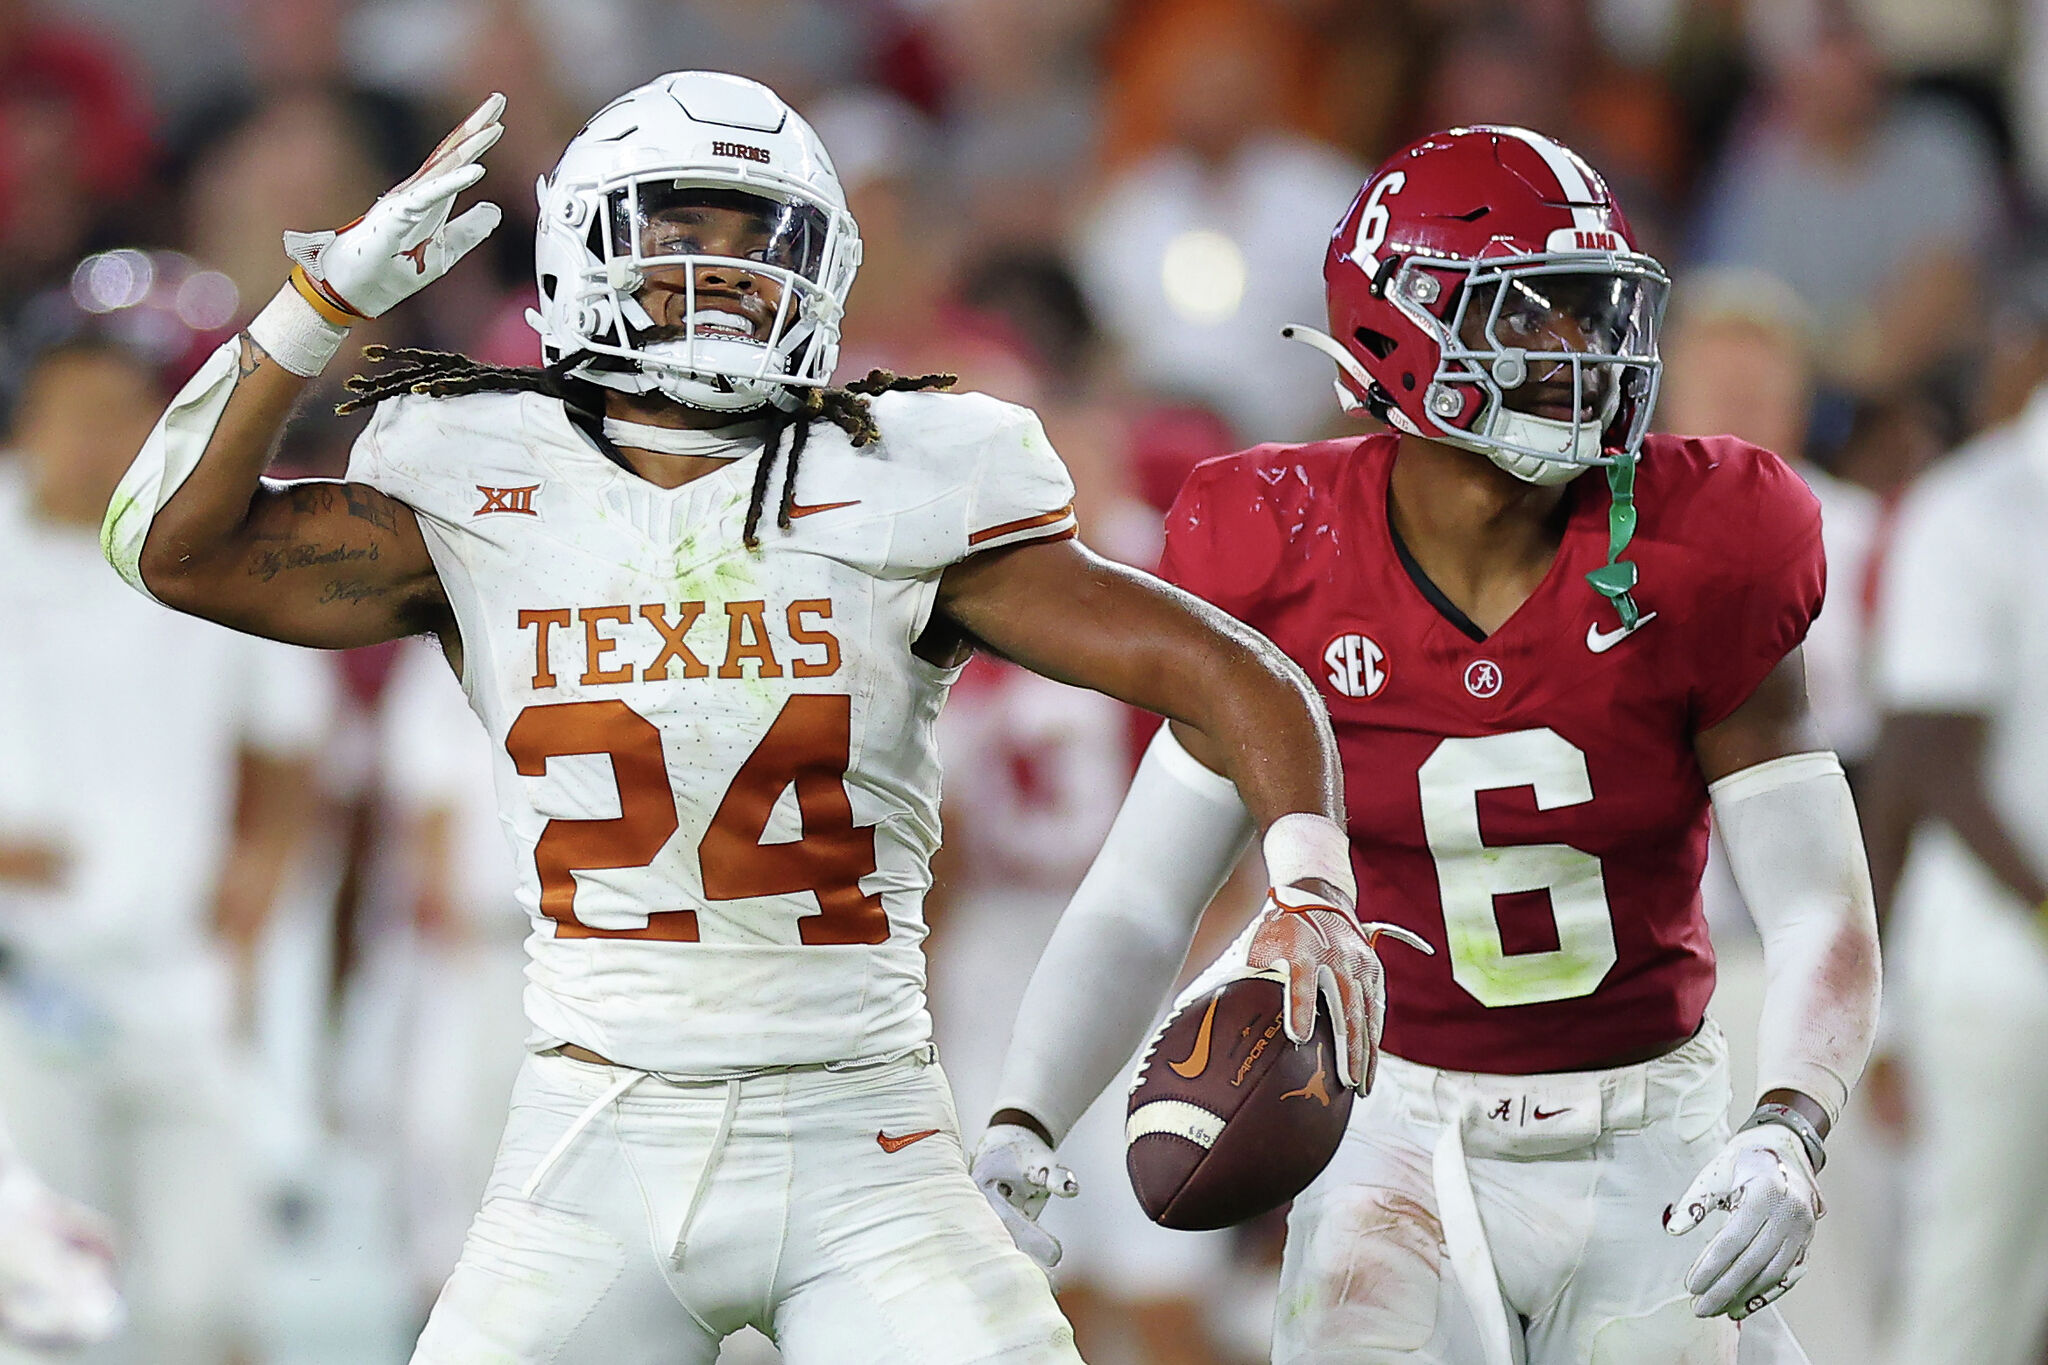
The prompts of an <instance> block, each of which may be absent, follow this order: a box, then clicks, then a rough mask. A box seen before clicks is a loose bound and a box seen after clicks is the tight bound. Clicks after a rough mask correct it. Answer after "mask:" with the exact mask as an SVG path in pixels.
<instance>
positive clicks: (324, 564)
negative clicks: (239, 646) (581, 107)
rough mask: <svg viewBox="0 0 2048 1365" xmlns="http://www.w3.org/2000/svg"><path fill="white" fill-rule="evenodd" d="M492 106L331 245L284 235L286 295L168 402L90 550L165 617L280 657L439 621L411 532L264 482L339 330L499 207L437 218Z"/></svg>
mask: <svg viewBox="0 0 2048 1365" xmlns="http://www.w3.org/2000/svg"><path fill="white" fill-rule="evenodd" d="M503 109H504V100H503V98H502V97H500V96H497V95H493V96H492V97H491V98H490V99H488V100H486V101H485V102H484V103H483V104H482V105H481V106H479V107H478V108H477V110H476V111H475V112H474V113H472V114H471V115H470V116H469V118H468V119H466V120H464V121H463V123H462V124H461V126H459V127H458V128H456V129H455V131H454V132H452V133H450V134H449V135H448V137H447V138H446V139H444V140H443V141H442V143H441V145H440V146H439V147H437V148H436V149H435V150H434V153H433V155H431V156H429V157H428V158H427V160H426V161H425V162H424V163H423V164H422V165H421V167H420V169H419V170H417V171H415V172H414V173H413V174H412V175H411V176H409V177H408V178H407V179H406V180H404V181H402V182H401V183H400V184H399V185H397V186H396V187H394V188H393V189H392V190H391V191H390V192H389V193H388V194H386V195H384V196H383V197H382V198H381V199H379V200H378V201H377V202H376V204H374V205H373V206H371V208H370V210H369V211H368V212H367V213H365V214H364V215H363V216H362V217H361V218H359V219H357V220H356V221H355V222H354V223H352V224H350V225H349V226H348V227H346V228H344V229H342V230H341V231H339V232H338V233H337V232H321V233H288V234H286V237H285V247H286V251H287V253H288V254H289V255H290V256H291V258H292V260H293V262H294V264H293V266H292V271H291V280H290V282H289V283H288V284H287V285H286V286H285V288H283V289H282V290H280V291H279V292H278V295H277V297H276V298H275V299H273V300H272V301H271V302H270V304H269V305H268V306H266V307H265V308H264V309H263V311H262V312H261V313H259V314H258V315H257V317H256V319H255V321H253V322H252V323H250V325H249V329H248V331H247V332H246V333H244V334H243V335H241V336H239V337H237V338H235V339H234V340H233V341H230V342H228V343H226V344H225V345H223V346H222V347H221V349H220V350H218V351H216V352H215V353H214V354H213V355H212V356H211V357H209V358H208V360H207V362H206V364H205V365H204V366H202V367H201V369H200V371H199V373H198V374H197V375H195V376H194V377H193V379H192V380H191V381H190V382H189V383H188V384H187V385H186V386H185V388H184V389H183V390H182V391H181V392H180V393H179V394H178V396H177V398H176V399H174V400H173V402H172V404H171V406H170V408H169V410H168V411H166V412H165V414H164V416H163V419H162V420H161V421H159V422H158V424H157V427H156V429H155V430H154V431H153V432H151V433H150V437H149V440H148V441H147V442H146V443H145V444H144V446H143V449H142V452H141V453H140V454H139V455H138V456H137V457H136V461H135V463H134V465H133V466H131V467H130V469H129V471H128V474H127V476H126V477H125V478H123V479H122V481H121V486H120V488H119V489H118V490H117V491H116V492H115V495H114V500H113V502H112V504H111V505H110V506H109V507H108V509H107V518H106V522H105V525H104V526H103V528H102V531H101V543H102V547H103V549H104V550H105V552H106V555H107V558H108V560H109V561H110V562H111V563H112V564H113V565H114V567H115V568H116V569H117V570H119V571H120V572H121V574H122V576H123V577H125V578H126V579H127V580H128V581H129V582H130V583H131V584H132V585H133V586H135V587H136V588H138V589H140V590H141V591H143V592H146V593H148V594H149V595H150V596H152V597H155V598H156V599H157V600H159V601H161V602H163V603H165V604H166V605H168V606H171V607H175V608H177V609H178V610H180V611H185V612H190V613H192V614H193V615H196V616H204V617H207V618H208V619H210V620H215V621H219V622H221V623H222V624H224V625H228V626H232V627H234V628H236V629H238V630H243V631H247V632H249V633H251V634H255V635H266V636H269V637H271V638H272V639H278V640H288V641H291V642H293V643H295V644H304V645H316V646H321V647H326V648H343V647H347V646H351V645H362V644H371V643H375V642H377V641H380V640H388V639H392V638H395V637H397V636H400V635H408V634H414V633H417V632H420V631H423V630H430V629H437V628H441V627H444V626H445V625H446V624H447V603H446V599H445V598H444V596H443V595H442V592H441V586H440V583H439V581H438V580H437V578H436V577H435V574H434V567H433V562H432V560H431V559H430V558H429V556H428V554H427V547H426V542H425V540H424V539H423V538H422V537H421V534H420V529H419V524H418V522H417V520H416V519H415V518H414V516H413V514H412V512H411V511H410V509H408V508H406V507H405V506H404V505H403V504H401V503H399V502H397V501H396V500H394V499H392V498H390V497H388V496H386V495H385V494H383V493H380V492H378V491H377V490H375V489H372V488H368V487H365V486H363V485H360V484H348V483H337V482H333V481H327V480H306V481H301V482H296V483H278V482H274V481H271V480H267V479H264V478H263V471H264V469H265V467H266V466H267V465H268V464H269V462H270V457H271V454H272V452H273V451H274V450H275V448H276V445H277V440H278V437H279V436H280V435H281V434H282V432H283V430H284V427H285V423H286V422H287V421H288V420H289V419H290V417H291V413H292V409H293V407H294V406H295V405H296V403H297V402H298V399H299V397H300V394H301V393H302V391H303V390H304V388H305V385H306V382H307V380H308V379H309V378H311V377H312V376H314V375H317V374H318V373H319V372H320V371H321V370H322V369H323V368H324V367H325V366H326V365H327V363H328V362H329V361H330V360H332V359H333V357H334V354H335V352H336V351H337V350H338V349H339V347H340V345H341V341H342V339H343V338H344V337H345V336H346V335H347V333H348V328H349V327H350V326H351V325H352V324H353V323H355V322H358V321H360V320H362V319H364V318H371V317H378V316H381V315H382V314H383V313H384V312H386V311H388V310H389V309H390V308H391V307H393V306H394V305H396V304H397V303H399V302H400V301H401V300H403V299H405V298H407V297H409V296H410V295H411V294H413V293H415V292H417V291H418V290H419V289H421V288H422V287H424V286H425V285H427V284H430V283H432V282H433V281H434V280H436V279H438V278H440V277H441V276H442V275H443V274H445V273H447V271H448V269H449V268H450V267H451V266H453V265H454V264H455V262H456V261H458V260H460V259H461V258H462V257H463V256H464V255H465V254H467V253H468V252H469V251H470V250H471V249H473V248H474V247H475V246H476V245H477V244H478V243H480V242H482V241H483V239H484V238H485V237H486V236H488V235H489V234H490V232H491V230H492V228H494V227H496V226H497V223H498V217H499V215H498V210H497V208H496V206H494V205H491V204H478V205H476V206H475V207H474V208H472V209H470V210H469V211H468V212H467V213H465V214H463V215H462V216H461V217H459V218H456V219H455V220H454V221H452V222H451V221H449V219H448V212H449V209H450V207H451V206H452V205H453V203H454V200H455V197H456V195H458V194H460V193H461V192H462V191H463V190H464V189H466V188H468V187H469V186H470V185H473V184H475V183H476V181H477V180H478V179H479V178H480V177H481V176H482V175H483V167H481V166H480V165H477V164H476V160H477V158H478V157H480V156H481V155H482V154H483V153H484V151H485V150H486V149H488V148H489V147H490V146H491V144H492V143H494V142H496V141H497V139H498V136H499V134H500V133H501V132H502V131H503V130H502V128H501V127H500V125H499V123H498V116H499V114H500V113H502V112H503Z"/></svg>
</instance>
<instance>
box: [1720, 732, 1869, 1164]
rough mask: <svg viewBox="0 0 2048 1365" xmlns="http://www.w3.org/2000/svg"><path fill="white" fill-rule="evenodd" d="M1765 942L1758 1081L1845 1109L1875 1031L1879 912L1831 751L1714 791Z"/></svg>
mask: <svg viewBox="0 0 2048 1365" xmlns="http://www.w3.org/2000/svg"><path fill="white" fill-rule="evenodd" d="M1708 792H1709V794H1710V795H1711V796H1712V798H1713V802H1714V818H1715V820H1716V821H1717V822H1718V824H1719V825H1720V829H1721V843H1722V846H1723V847H1725V848H1726V849H1727V850H1728V865H1729V868H1730V870H1732V871H1733V872H1734V874H1735V884H1736V885H1737V886H1738V887H1740V888H1741V890H1742V896H1743V899H1744V900H1746V901H1747V902H1748V903H1749V911H1750V915H1751V917H1752V918H1754V919H1755V920H1756V927H1757V932H1758V933H1759V934H1761V935H1762V937H1763V941H1764V1005H1763V1013H1762V1017H1761V1020H1760V1027H1759V1029H1758V1036H1757V1089H1758V1091H1759V1092H1760V1093H1761V1092H1768V1091H1771V1090H1777V1089H1781V1088H1782V1089H1787V1090H1797V1091H1799V1092H1800V1093H1801V1094H1805V1095H1810V1096H1812V1097H1813V1098H1814V1099H1815V1100H1817V1101H1819V1102H1820V1105H1821V1107H1822V1108H1823V1109H1825V1110H1826V1111H1827V1114H1828V1121H1829V1122H1830V1123H1832V1122H1834V1121H1835V1120H1837V1119H1839V1118H1840V1117H1841V1113H1842V1106H1843V1105H1844V1104H1846V1103H1848V1100H1849V1090H1850V1087H1852V1086H1853V1085H1855V1083H1856V1078H1857V1077H1858V1076H1859V1075H1861V1074H1862V1072H1863V1063H1864V1061H1865V1060H1866V1059H1868V1057H1869V1056H1870V1044H1871V1039H1872V1037H1873V1036H1874V1035H1875V1033H1876V1030H1877V1000H1878V949H1877V911H1876V904H1875V900H1874V898H1873V896H1872V894H1871V889H1870V867H1869V864H1868V862H1867V861H1866V860H1865V857H1864V853H1863V833H1862V830H1861V829H1860V828H1859V826H1858V825H1857V822H1856V806H1855V802H1854V801H1853V800H1852V799H1851V798H1850V795H1849V784H1848V782H1847V780H1846V779H1844V778H1843V776H1842V765H1841V763H1840V762H1839V761H1837V759H1836V758H1835V756H1834V755H1833V754H1832V753H1809V754H1791V755H1788V756H1787V757H1784V758H1776V759H1772V760H1771V761H1770V762H1768V763H1759V764H1757V765H1756V766H1755V767H1752V768H1744V769H1743V770H1742V771H1741V772H1738V773H1732V774H1730V775H1729V776H1727V777H1724V778H1722V779H1721V780H1720V781H1719V782H1716V783H1714V784H1713V786H1711V787H1710V788H1708Z"/></svg>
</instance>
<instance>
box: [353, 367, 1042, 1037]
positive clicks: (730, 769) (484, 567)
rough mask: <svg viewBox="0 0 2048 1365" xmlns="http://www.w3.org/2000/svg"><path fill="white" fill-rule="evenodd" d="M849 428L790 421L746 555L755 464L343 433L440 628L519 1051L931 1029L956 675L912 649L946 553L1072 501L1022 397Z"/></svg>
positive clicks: (470, 431)
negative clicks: (425, 589) (516, 941)
mask: <svg viewBox="0 0 2048 1365" xmlns="http://www.w3.org/2000/svg"><path fill="white" fill-rule="evenodd" d="M872 410H873V413H874V417H875V420H876V423H877V425H878V426H879V428H880V430H881V432H882V439H881V440H880V441H876V442H870V443H869V444H868V445H867V446H863V447H861V448H859V449H856V448H854V447H853V446H852V444H851V443H850V442H849V441H848V440H847V439H846V437H845V435H844V433H842V432H840V431H839V430H838V429H837V428H836V427H831V426H829V425H826V424H820V425H819V426H818V427H817V428H816V429H815V430H814V431H813V432H812V433H811V436H810V440H809V442H808V445H807V447H806V449H805V453H804V457H803V463H802V467H801V471H800V474H799V480H798V481H799V488H798V493H799V497H800V503H799V505H800V506H802V507H803V508H804V509H805V511H806V515H804V516H803V517H802V518H801V519H795V518H793V519H792V521H791V524H790V526H789V527H788V528H787V529H784V528H781V527H777V526H776V525H774V524H773V521H774V519H773V518H772V517H771V518H769V519H767V522H766V524H764V525H763V527H762V529H761V536H760V546H759V548H758V549H749V548H748V547H746V546H745V545H744V543H743V539H742V528H743V523H744V521H745V516H746V507H747V503H748V499H749V495H750V492H751V489H752V484H753V479H754V474H755V470H756V466H757V464H758V462H759V460H760V459H761V458H762V456H761V454H760V453H759V452H758V451H757V452H755V453H753V454H750V455H747V456H745V457H742V458H740V459H736V460H733V461H730V462H728V463H726V464H725V465H722V466H721V467H720V468H718V469H716V470H714V471H713V472H712V473H710V474H707V475H705V476H703V477H702V478H699V479H696V480H693V481H691V482H689V483H686V484H683V485H681V486H680V487H677V488H663V487H660V486H658V485H656V484H653V483H650V482H648V481H646V480H644V479H642V478H640V477H639V476H638V475H636V474H633V473H632V472H631V471H629V470H627V469H625V468H624V467H623V466H622V465H621V464H619V463H616V462H614V461H613V460H612V459H611V458H609V456H608V455H607V454H606V452H605V450H604V449H603V447H602V446H601V445H600V444H599V443H598V442H597V441H596V440H595V439H593V438H592V437H591V436H589V435H587V434H586V433H585V432H584V431H582V430H581V429H579V428H578V427H576V426H574V425H573V424H572V423H571V421H570V419H569V417H568V415H567V413H566V412H565V410H564V409H563V407H562V405H561V404H560V403H559V402H558V401H556V400H553V399H550V398H546V397H543V396H541V395H537V394H490V395H471V396H466V397H461V398H454V399H439V400H427V399H413V398H408V399H401V400H398V401H396V402H387V403H385V404H384V405H382V406H381V407H380V409H379V411H378V413H377V416H376V418H375V420H373V421H372V423H371V424H370V426H369V427H368V428H367V429H366V430H365V432H364V434H363V436H362V438H361V439H360V440H359V441H358V443H357V446H356V450H355V452H354V455H353V457H352V459H351V463H350V470H349V477H350V478H351V479H352V480H354V481H357V482H361V483H367V484H370V485H372V486H374V487H377V488H380V489H382V490H384V491H385V492H387V493H389V494H390V495H392V496H393V497H396V498H398V499H399V500H401V501H403V502H404V503H406V504H407V505H408V506H410V507H411V508H413V510H414V511H415V512H416V513H417V514H418V516H419V521H420V528H421V532H422V534H423V535H424V536H425V538H426V541H427V544H428V548H429V550H430V552H431V553H432V554H433V557H434V564H435V568H436V570H437V572H438V574H439V576H440V579H441V582H442V585H443V587H444V588H445V590H446V591H447V594H448V598H449V602H450V605H451V606H452V608H453V610H454V614H455V619H456V624H457V626H458V628H459V630H460V633H461V638H462V646H463V648H462V659H463V670H464V671H463V679H462V681H463V686H464V689H465V691H466V692H467V694H468V697H469V701H470V705H471V707H472V708H473V709H474V710H475V711H476V713H477V715H478V716H479V717H480V718H481V720H482V721H483V724H484V726H485V728H486V730H487V731H488V732H489V734H490V736H491V739H492V742H493V745H494V748H495V750H496V753H497V772H496V780H497V792H498V800H499V806H500V811H501V815H502V817H503V823H504V826H505V828H506V831H507V834H508V836H509V838H510V840H511V842H512V846H513V852H514V855H515V865H516V867H517V870H518V874H519V895H520V899H521V900H522V901H523V902H524V904H525V905H526V907H527V910H528V913H529V914H530V915H531V916H532V920H533V925H534V929H533V933H532V934H531V935H530V936H529V938H528V941H527V947H528V952H529V954H530V956H531V959H532V961H531V964H530V966H529V969H528V974H527V975H528V987H527V992H526V1008H527V1013H528V1016H529V1017H530V1018H531V1019H532V1020H533V1022H534V1024H535V1026H536V1029H537V1030H538V1032H539V1035H540V1039H541V1041H542V1042H543V1043H545V1041H546V1040H548V1039H552V1040H554V1041H557V1042H573V1043H576V1044H578V1045H580V1046H582V1047H586V1048H589V1049H590V1050H592V1051H594V1052H596V1053H598V1054H600V1055H602V1056H605V1057H607V1058H610V1059H611V1060H612V1061H615V1062H618V1063H620V1064H623V1065H626V1066H631V1067H636V1068H640V1069H643V1070H648V1071H660V1072H675V1073H680V1074H707V1073H728V1072H730V1071H731V1070H733V1069H734V1068H747V1067H756V1066H789V1065H802V1064H811V1063H820V1062H827V1061H836V1060H841V1059H847V1058H855V1057H865V1056H877V1055H887V1054H891V1053H895V1052H900V1051H903V1050H907V1049H909V1048H913V1047H916V1046H919V1045H921V1044H922V1043H924V1042H926V1041H927V1040H928V1039H929V1037H930V1027H931V1025H930V1019H929V1016H928V1014H927V1013H926V1010H925V1005H924V991H923V987H924V961H923V953H922V950H921V946H920V945H921V942H922V939H923V938H924V934H925V927H924V920H923V897H924V893H925V891H926V889H927V888H928V887H929V885H930V882H931V873H930V867H929V862H930V858H931V854H932V852H933V850H934V849H935V848H936V847H937V845H938V838H939V815H938V802H939V778H938V759H937V751H936V745H935V741H934V735H933V722H934V721H935V719H936V717H937V715H938V712H939V708H940V706H941V705H942V703H943V702H944V700H945V697H946V694H947V691H948V689H949V688H950V686H951V684H952V682H953V680H954V678H955V677H956V676H957V670H951V669H941V668H937V667H935V666H933V665H931V664H928V663H926V662H924V661H923V660H921V659H919V658H918V657H916V655H915V654H914V653H913V650H912V646H913V645H914V643H915V642H916V640H917V638H918V636H919V635H920V634H921V633H922V632H923V630H924V629H925V627H926V624H927V623H928V621H929V619H930V615H931V611H932V607H933V603H934V601H935V599H936V596H937V591H938V582H939V577H940V575H941V574H942V573H943V572H944V571H945V569H946V568H947V567H948V566H949V565H951V564H953V563H955V562H957V561H958V560H960V559H962V558H964V557H965V556H967V555H968V554H970V553H973V552H975V551H976V550H979V549H983V548H996V547H998V546H1006V545H1012V544H1021V543H1024V542H1026V541H1029V540H1035V539H1042V538H1056V537H1063V536H1067V535H1071V534H1073V529H1074V524H1073V515H1072V512H1071V510H1070V506H1071V503H1072V500H1073V485H1072V482H1071V481H1070V480H1069V479H1068V477H1067V474H1066V471H1065V469H1064V468H1063V467H1062V466H1061V464H1060V462H1059V458H1058V456H1057V455H1055V454H1054V453H1053V451H1052V448H1051V446H1050V445H1049V444H1048V443H1047V442H1046V439H1045V436H1044V433H1043V432H1042V431H1041V430H1040V429H1039V426H1038V422H1037V420H1036V418H1034V417H1032V416H1031V414H1030V413H1029V412H1027V411H1025V410H1024V409H1021V408H1015V407H1012V406H1010V405H1008V404H1005V403H999V402H996V401H995V400H993V399H988V398H984V397H981V396H979V395H972V394H966V395H952V394H931V393H899V394H891V395H887V396H884V397H880V398H877V399H875V400H874V402H873V408H872ZM522 489H538V490H540V492H539V494H538V495H536V496H532V497H523V498H514V497H513V496H512V494H513V493H516V492H517V491H518V490H522ZM480 490H482V496H483V497H484V499H485V502H484V503H483V504H482V507H481V508H480V504H479V501H478V499H479V493H480ZM494 493H495V494H497V495H499V496H497V497H495V498H493V496H492V495H493V494H494ZM501 504H502V505H501ZM482 508H489V509H490V510H492V511H493V512H494V513H504V512H512V513H515V514H514V515H502V514H494V515H479V512H480V510H482ZM529 511H530V513H531V514H524V515H522V514H518V513H527V512H529ZM826 513H829V515H827V514H826Z"/></svg>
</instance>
